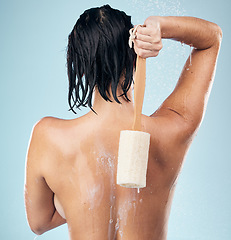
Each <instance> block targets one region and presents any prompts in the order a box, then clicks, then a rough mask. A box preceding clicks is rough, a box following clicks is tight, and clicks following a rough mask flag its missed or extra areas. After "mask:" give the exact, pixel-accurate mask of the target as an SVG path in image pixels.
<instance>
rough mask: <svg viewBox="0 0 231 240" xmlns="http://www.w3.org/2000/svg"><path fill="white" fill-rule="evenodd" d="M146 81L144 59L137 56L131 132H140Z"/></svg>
mask: <svg viewBox="0 0 231 240" xmlns="http://www.w3.org/2000/svg"><path fill="white" fill-rule="evenodd" d="M145 80H146V59H144V58H141V57H140V56H138V55H137V59H136V73H135V82H134V121H133V126H132V130H134V131H141V115H142V107H143V101H144V91H145Z"/></svg>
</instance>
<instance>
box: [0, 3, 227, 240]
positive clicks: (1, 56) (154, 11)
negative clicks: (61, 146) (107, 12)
mask: <svg viewBox="0 0 231 240" xmlns="http://www.w3.org/2000/svg"><path fill="white" fill-rule="evenodd" d="M106 3H109V4H110V5H111V6H112V7H114V8H118V9H120V10H124V11H125V12H126V13H127V14H129V15H132V20H133V23H134V24H138V23H141V24H142V23H143V22H144V20H145V19H146V17H148V16H150V15H185V16H195V17H200V18H203V19H206V20H209V21H212V22H215V23H217V24H218V25H220V26H221V28H222V30H223V42H222V47H221V51H220V55H219V59H218V66H217V73H216V77H215V82H214V86H213V89H212V92H211V96H210V100H209V104H208V108H207V112H206V115H205V118H204V121H203V123H202V126H201V129H200V131H199V133H198V135H197V137H196V138H195V140H194V142H193V144H192V146H191V148H190V150H189V152H188V155H187V158H186V161H185V164H184V166H183V171H182V172H181V174H180V178H179V181H178V185H177V189H176V192H175V198H174V201H173V206H172V211H171V215H170V220H169V233H168V240H200V239H201V240H207V239H208V240H218V239H222V240H228V239H231V207H230V203H231V192H230V188H231V187H230V186H231V177H230V170H231V163H230V162H231V157H230V155H231V154H230V151H229V150H230V149H229V148H230V147H231V144H230V134H231V128H230V123H229V121H230V117H231V115H230V96H229V94H230V90H231V81H230V73H229V70H230V67H229V64H230V59H229V56H230V53H231V52H230V49H231V48H230V43H229V41H230V39H231V36H230V34H231V28H230V23H231V21H230V10H231V7H230V2H229V0H220V1H215V0H210V1H201V0H194V1H186V0H149V1H148V0H143V1H141V0H131V1H128V0H117V1H107V2H106V1H97V4H96V1H93V0H92V1H90V0H87V1H81V2H80V1H73V0H66V1H64V0H63V1H61V0H60V1H57V0H56V1H54V0H49V1H47V0H46V1H45V0H40V1H35V0H21V1H16V0H14V1H13V0H0V36H1V37H0V81H1V82H0V83H1V87H0V104H1V124H0V137H1V145H0V146H1V167H0V178H1V179H0V180H1V181H0V189H1V197H0V208H1V212H0V213H1V215H0V239H2V240H5V239H6V240H13V239H20V240H21V239H23V240H25V239H31V240H32V239H34V237H35V235H34V234H33V233H32V232H31V230H30V229H29V227H28V225H27V221H26V216H25V209H24V199H23V186H24V168H25V156H26V152H27V145H28V141H29V138H30V133H31V129H32V127H33V125H34V124H35V122H36V121H38V120H39V119H40V118H42V117H44V116H55V117H60V118H67V119H69V118H74V117H78V116H81V115H83V114H85V113H86V112H87V111H88V109H84V110H82V111H81V112H79V114H78V115H77V116H75V115H73V114H72V113H71V112H69V111H68V105H67V88H68V83H67V75H66V59H65V56H66V45H67V36H68V34H69V33H70V31H71V30H72V28H73V26H74V24H75V22H76V20H77V18H78V17H79V15H80V14H81V13H82V12H83V11H84V10H85V9H87V8H91V7H94V6H101V5H103V4H106ZM163 45H164V47H163V49H162V51H161V53H160V55H159V56H158V57H157V58H154V59H148V62H147V85H146V94H145V102H144V109H143V113H145V114H151V113H152V112H154V111H155V110H156V108H158V106H159V105H160V104H161V103H162V101H163V100H164V99H165V98H166V97H167V96H168V95H169V94H170V92H171V91H172V90H173V88H174V86H175V84H176V81H177V79H178V77H179V74H180V72H181V69H182V67H183V64H184V62H185V60H186V58H187V57H188V55H189V53H190V48H189V47H188V46H181V44H180V43H178V42H174V41H171V40H164V41H163ZM40 239H41V240H45V239H57V240H58V239H68V232H67V227H66V226H62V227H59V228H57V229H54V230H52V231H50V232H48V233H45V234H44V235H42V236H39V237H38V240H40Z"/></svg>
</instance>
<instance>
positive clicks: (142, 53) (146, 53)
mask: <svg viewBox="0 0 231 240" xmlns="http://www.w3.org/2000/svg"><path fill="white" fill-rule="evenodd" d="M134 49H135V52H136V54H137V55H139V56H140V57H142V58H148V57H157V56H158V54H159V51H150V50H146V49H142V48H137V47H136V46H135V47H134Z"/></svg>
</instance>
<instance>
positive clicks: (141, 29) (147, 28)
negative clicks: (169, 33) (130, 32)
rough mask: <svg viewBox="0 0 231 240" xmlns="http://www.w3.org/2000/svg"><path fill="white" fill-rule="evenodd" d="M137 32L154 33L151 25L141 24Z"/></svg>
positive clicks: (149, 34) (150, 34)
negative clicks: (142, 25) (144, 25)
mask: <svg viewBox="0 0 231 240" xmlns="http://www.w3.org/2000/svg"><path fill="white" fill-rule="evenodd" d="M137 33H140V34H143V35H147V36H152V35H153V31H152V28H149V27H141V26H139V27H138V28H137Z"/></svg>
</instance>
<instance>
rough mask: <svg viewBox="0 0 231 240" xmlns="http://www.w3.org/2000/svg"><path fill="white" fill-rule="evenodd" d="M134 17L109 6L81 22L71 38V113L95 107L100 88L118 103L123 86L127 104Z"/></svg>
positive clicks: (85, 15)
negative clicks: (96, 95) (118, 92)
mask: <svg viewBox="0 0 231 240" xmlns="http://www.w3.org/2000/svg"><path fill="white" fill-rule="evenodd" d="M132 27H133V25H132V23H131V17H130V16H128V15H126V14H125V12H123V11H119V10H116V9H113V8H111V7H110V6H109V5H104V6H102V7H97V8H91V9H88V10H86V11H85V12H84V13H83V14H82V15H81V16H80V18H79V19H78V20H77V22H76V24H75V26H74V28H73V30H72V32H71V33H70V35H69V37H68V47H67V72H68V79H69V93H68V103H69V106H70V110H72V111H73V112H74V113H76V112H75V110H74V108H75V107H76V108H77V109H79V108H80V107H81V106H83V107H87V106H88V107H89V108H90V109H91V110H92V111H93V112H95V111H94V110H93V108H92V94H93V91H94V88H95V87H97V89H98V91H99V93H100V95H101V96H102V98H103V99H105V100H106V101H110V102H112V100H111V99H110V98H109V97H110V93H109V88H110V87H111V91H112V95H113V98H114V100H115V101H116V102H117V103H121V102H120V101H119V99H118V97H117V88H118V85H119V80H120V77H121V76H124V81H123V82H122V83H121V84H120V85H121V89H122V91H123V94H122V95H120V96H124V98H125V99H126V100H127V101H130V99H129V98H128V96H127V92H128V90H129V88H130V87H131V84H132V81H133V66H134V62H135V60H136V54H135V52H134V50H133V48H132V49H131V48H129V45H128V39H129V29H131V28H132Z"/></svg>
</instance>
